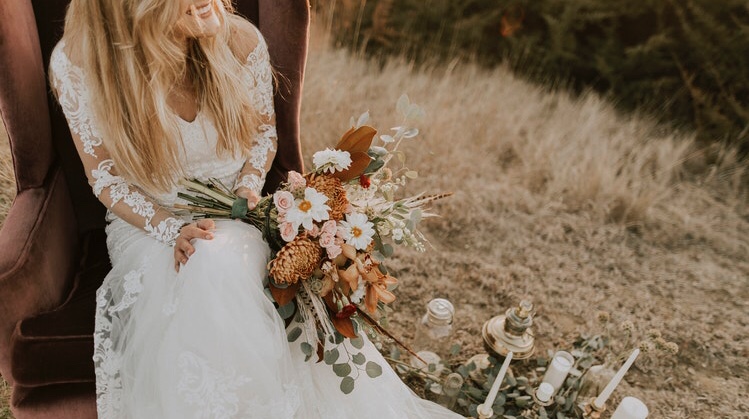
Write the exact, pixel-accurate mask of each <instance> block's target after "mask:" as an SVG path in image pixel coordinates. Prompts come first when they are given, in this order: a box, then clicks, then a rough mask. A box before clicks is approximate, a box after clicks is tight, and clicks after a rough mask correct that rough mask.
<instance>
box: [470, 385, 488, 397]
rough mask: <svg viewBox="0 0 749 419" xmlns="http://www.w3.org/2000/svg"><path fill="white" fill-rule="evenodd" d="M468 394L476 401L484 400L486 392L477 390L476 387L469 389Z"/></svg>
mask: <svg viewBox="0 0 749 419" xmlns="http://www.w3.org/2000/svg"><path fill="white" fill-rule="evenodd" d="M468 394H469V395H470V396H471V397H473V398H474V399H483V398H484V392H483V391H481V390H479V389H477V388H476V387H468Z"/></svg>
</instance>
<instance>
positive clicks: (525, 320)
mask: <svg viewBox="0 0 749 419" xmlns="http://www.w3.org/2000/svg"><path fill="white" fill-rule="evenodd" d="M532 324H533V304H531V303H530V302H529V301H525V300H524V301H521V302H520V304H519V305H518V306H517V307H513V308H510V309H508V310H507V312H505V314H504V315H499V316H496V317H493V318H491V319H490V320H489V321H487V322H486V323H484V327H483V328H482V329H481V334H482V336H483V338H484V344H485V346H486V348H487V349H488V350H489V351H490V352H493V353H495V354H497V355H499V356H501V357H504V356H507V354H508V353H509V352H512V353H513V354H515V357H514V359H527V358H530V357H531V356H532V355H533V352H534V351H535V339H534V337H533V331H532V330H531V325H532Z"/></svg>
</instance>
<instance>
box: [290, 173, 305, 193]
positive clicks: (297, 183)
mask: <svg viewBox="0 0 749 419" xmlns="http://www.w3.org/2000/svg"><path fill="white" fill-rule="evenodd" d="M288 181H289V188H290V189H291V190H292V191H296V190H299V189H303V188H304V187H306V186H307V181H306V180H305V179H304V176H302V175H301V174H300V173H299V172H295V171H293V170H290V171H289V179H288Z"/></svg>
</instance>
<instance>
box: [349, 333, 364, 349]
mask: <svg viewBox="0 0 749 419" xmlns="http://www.w3.org/2000/svg"><path fill="white" fill-rule="evenodd" d="M349 342H351V346H353V347H354V348H356V349H361V348H363V347H364V339H362V337H361V336H357V337H355V338H354V339H349Z"/></svg>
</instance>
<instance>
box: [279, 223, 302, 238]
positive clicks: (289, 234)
mask: <svg viewBox="0 0 749 419" xmlns="http://www.w3.org/2000/svg"><path fill="white" fill-rule="evenodd" d="M278 228H279V230H281V238H282V239H284V241H287V242H290V241H292V240H294V237H296V233H297V232H296V229H294V225H293V224H291V223H288V222H285V223H281V224H280V225H279V226H278Z"/></svg>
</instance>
